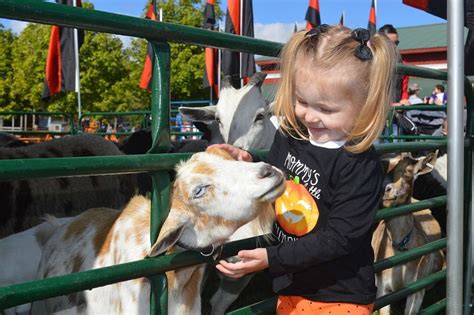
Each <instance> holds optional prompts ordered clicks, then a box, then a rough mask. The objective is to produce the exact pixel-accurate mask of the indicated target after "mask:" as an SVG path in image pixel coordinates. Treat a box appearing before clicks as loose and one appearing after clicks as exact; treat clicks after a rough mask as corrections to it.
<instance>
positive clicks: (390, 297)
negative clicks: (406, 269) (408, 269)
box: [374, 270, 446, 310]
mask: <svg viewBox="0 0 474 315" xmlns="http://www.w3.org/2000/svg"><path fill="white" fill-rule="evenodd" d="M444 279H446V270H442V271H438V272H436V273H433V274H431V275H429V276H427V277H425V278H423V279H420V280H417V281H415V282H413V283H410V284H409V285H407V286H406V287H404V288H403V289H400V290H398V291H396V292H393V293H390V294H387V295H384V296H382V297H381V298H379V299H378V300H376V301H375V307H374V309H375V310H378V309H380V308H382V307H384V306H386V305H388V304H390V303H393V302H396V301H399V300H401V299H403V298H406V297H407V296H409V295H411V294H413V293H415V292H417V291H420V290H421V289H425V288H427V287H429V286H431V285H433V284H436V283H437V282H439V281H442V280H444Z"/></svg>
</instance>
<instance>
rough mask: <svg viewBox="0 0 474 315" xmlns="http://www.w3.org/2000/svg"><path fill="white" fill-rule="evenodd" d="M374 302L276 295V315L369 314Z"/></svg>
mask: <svg viewBox="0 0 474 315" xmlns="http://www.w3.org/2000/svg"><path fill="white" fill-rule="evenodd" d="M373 308H374V304H368V305H360V304H351V303H323V302H315V301H310V300H307V299H305V298H302V297H300V296H283V295H280V296H279V297H278V302H277V309H276V314H277V315H302V314H315V315H329V314H330V315H342V314H344V315H370V314H372V309H373Z"/></svg>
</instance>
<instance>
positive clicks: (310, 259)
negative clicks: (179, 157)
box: [217, 25, 397, 315]
mask: <svg viewBox="0 0 474 315" xmlns="http://www.w3.org/2000/svg"><path fill="white" fill-rule="evenodd" d="M396 60H397V57H396V53H395V50H394V47H393V44H391V43H390V42H389V41H388V39H387V38H386V37H384V36H383V35H375V36H373V37H370V35H369V32H368V31H367V30H364V29H356V30H354V31H352V32H351V30H350V29H348V28H346V27H343V26H332V27H331V26H328V25H321V26H320V27H318V28H316V29H313V30H311V31H309V32H306V33H304V32H299V33H296V34H295V35H293V37H292V38H291V39H290V41H289V42H288V43H287V44H286V46H285V47H284V49H283V52H282V58H281V84H280V87H279V90H278V92H277V95H276V107H275V114H276V115H277V116H280V117H284V119H283V120H282V122H281V127H280V130H279V132H277V133H276V135H275V139H274V142H273V145H272V147H271V149H270V152H269V154H268V161H267V162H269V163H270V164H272V165H274V166H276V167H278V168H279V169H281V170H282V171H284V172H285V173H286V174H287V175H288V178H289V179H291V181H292V182H287V190H286V191H285V193H284V194H283V195H282V196H281V197H280V198H279V199H277V200H276V202H275V212H276V218H277V220H276V223H275V225H274V229H273V234H274V237H275V238H276V239H277V240H278V241H279V244H278V245H275V246H271V247H267V248H257V249H255V250H242V251H240V252H239V254H238V255H239V257H240V258H241V261H240V262H237V263H228V262H226V261H224V260H222V261H220V262H219V264H218V265H217V269H218V270H220V271H221V272H223V273H224V274H226V275H227V276H229V277H234V278H239V277H242V276H243V275H245V274H248V273H251V272H255V271H259V270H263V269H265V268H269V272H270V275H271V276H272V278H273V289H274V291H275V292H276V293H277V294H278V295H279V298H278V304H277V314H301V313H305V314H333V315H334V314H346V315H347V314H349V313H350V314H351V315H353V314H370V313H371V311H372V308H373V302H374V300H375V293H376V287H375V283H374V269H373V260H374V254H373V250H372V247H371V245H370V243H371V236H372V228H373V223H374V216H375V213H376V211H377V209H378V208H379V204H380V201H381V196H382V180H383V174H382V167H381V165H380V164H379V160H378V158H377V154H376V153H375V151H374V149H373V146H372V143H373V142H374V141H375V140H376V139H377V137H378V136H379V135H380V133H381V131H382V128H383V125H384V122H385V119H386V116H387V110H388V108H387V107H389V106H390V104H391V100H390V99H389V98H390V97H389V96H390V95H392V93H391V87H392V77H393V75H394V67H395V63H396ZM218 146H220V147H222V148H225V149H227V150H228V151H229V152H230V153H231V154H232V155H233V156H234V157H235V158H238V159H240V160H245V161H255V157H253V156H252V155H251V154H250V153H248V152H246V151H243V150H240V149H238V148H236V147H233V146H230V145H218Z"/></svg>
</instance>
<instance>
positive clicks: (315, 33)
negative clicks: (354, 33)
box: [304, 24, 331, 38]
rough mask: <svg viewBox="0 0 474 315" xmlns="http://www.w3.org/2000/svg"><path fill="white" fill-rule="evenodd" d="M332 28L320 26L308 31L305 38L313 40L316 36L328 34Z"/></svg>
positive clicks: (324, 25)
mask: <svg viewBox="0 0 474 315" xmlns="http://www.w3.org/2000/svg"><path fill="white" fill-rule="evenodd" d="M330 27H331V26H329V25H327V24H321V25H318V26H316V27H314V28H312V29H310V30H309V31H307V32H306V34H305V35H304V36H306V37H308V38H312V37H314V36H319V34H321V33H326V32H327V31H328V30H329V28H330Z"/></svg>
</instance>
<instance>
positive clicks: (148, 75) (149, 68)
mask: <svg viewBox="0 0 474 315" xmlns="http://www.w3.org/2000/svg"><path fill="white" fill-rule="evenodd" d="M145 18H147V19H150V20H154V21H156V20H157V15H156V1H154V0H153V1H152V2H151V3H150V5H149V6H148V10H147V11H146V14H145ZM152 76H153V46H151V44H150V43H148V46H147V49H146V57H145V64H144V65H143V71H142V76H141V79H140V88H142V89H147V90H151V81H152Z"/></svg>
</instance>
